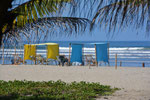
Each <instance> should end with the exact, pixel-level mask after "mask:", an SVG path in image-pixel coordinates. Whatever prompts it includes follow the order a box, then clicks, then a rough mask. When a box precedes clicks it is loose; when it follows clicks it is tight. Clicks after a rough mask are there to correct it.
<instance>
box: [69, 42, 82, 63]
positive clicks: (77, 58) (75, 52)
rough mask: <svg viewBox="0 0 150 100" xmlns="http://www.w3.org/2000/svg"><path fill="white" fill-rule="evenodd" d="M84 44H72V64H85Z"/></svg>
mask: <svg viewBox="0 0 150 100" xmlns="http://www.w3.org/2000/svg"><path fill="white" fill-rule="evenodd" d="M82 48H83V44H72V52H71V60H70V63H72V65H83V61H82V57H83V56H82Z"/></svg>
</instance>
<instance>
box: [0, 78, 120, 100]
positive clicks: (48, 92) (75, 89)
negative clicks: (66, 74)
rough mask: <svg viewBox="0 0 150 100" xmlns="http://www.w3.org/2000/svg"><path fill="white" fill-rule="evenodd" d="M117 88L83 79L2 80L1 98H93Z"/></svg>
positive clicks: (78, 99)
mask: <svg viewBox="0 0 150 100" xmlns="http://www.w3.org/2000/svg"><path fill="white" fill-rule="evenodd" d="M116 90H118V88H111V87H110V86H106V85H100V84H99V83H88V82H83V81H82V82H72V83H65V82H63V81H60V80H58V81H56V82H54V81H48V82H44V81H43V82H33V81H26V80H24V81H17V80H15V81H8V82H6V81H0V100H7V99H11V100H12V99H15V100H26V99H27V100H34V99H35V100H70V99H71V100H93V99H95V98H97V97H100V96H104V95H111V94H112V93H114V92H115V91H116Z"/></svg>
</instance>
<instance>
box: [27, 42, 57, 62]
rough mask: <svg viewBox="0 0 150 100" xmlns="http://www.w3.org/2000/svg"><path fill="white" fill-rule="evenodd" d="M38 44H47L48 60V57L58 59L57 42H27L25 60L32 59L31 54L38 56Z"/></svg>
mask: <svg viewBox="0 0 150 100" xmlns="http://www.w3.org/2000/svg"><path fill="white" fill-rule="evenodd" d="M37 46H46V47H47V55H46V56H47V57H46V58H47V60H48V59H54V60H56V59H57V56H59V44H57V43H41V44H25V45H24V61H25V60H31V56H33V57H36V49H37Z"/></svg>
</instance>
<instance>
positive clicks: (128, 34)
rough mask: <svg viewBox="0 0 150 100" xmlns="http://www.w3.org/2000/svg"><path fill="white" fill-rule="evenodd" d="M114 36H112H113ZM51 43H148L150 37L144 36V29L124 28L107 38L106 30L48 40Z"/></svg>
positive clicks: (111, 33)
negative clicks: (51, 41)
mask: <svg viewBox="0 0 150 100" xmlns="http://www.w3.org/2000/svg"><path fill="white" fill-rule="evenodd" d="M113 34H114V35H113ZM112 35H113V37H112ZM50 40H53V41H61V40H62V41H66V40H67V41H150V36H147V35H146V31H145V29H144V28H143V29H138V30H136V29H134V28H132V29H130V28H126V29H124V30H123V31H119V32H115V33H113V32H110V35H109V36H108V32H106V30H101V31H100V30H99V29H97V30H95V31H93V33H92V34H89V33H86V32H84V34H83V35H78V36H70V37H66V36H65V35H63V36H58V37H55V38H50Z"/></svg>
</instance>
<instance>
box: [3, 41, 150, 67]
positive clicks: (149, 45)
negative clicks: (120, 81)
mask: <svg viewBox="0 0 150 100" xmlns="http://www.w3.org/2000/svg"><path fill="white" fill-rule="evenodd" d="M47 42H53V43H58V44H59V47H60V48H59V49H60V50H59V51H60V54H63V55H66V56H67V57H68V55H69V43H83V44H85V45H84V54H92V55H93V58H94V57H95V55H94V54H95V49H94V45H88V43H101V42H106V41H43V42H40V43H47ZM107 42H108V43H109V62H110V66H115V55H116V54H117V62H118V66H120V62H122V63H121V64H122V65H121V66H123V67H126V66H129V67H142V66H143V63H144V64H145V67H150V41H107ZM24 44H25V43H24ZM2 51H3V50H2V49H1V51H0V55H1V56H0V58H1V59H0V60H1V61H0V63H1V64H2V63H3V61H2ZM4 51H5V52H4V55H5V56H4V57H5V61H4V63H5V64H11V59H13V55H12V54H15V49H14V47H13V46H5V49H4ZM23 51H24V50H23V44H21V43H20V44H18V45H17V46H16V54H18V55H19V56H20V57H22V58H23ZM37 54H41V55H43V56H44V57H46V47H37ZM29 64H30V63H29ZM102 65H105V64H102Z"/></svg>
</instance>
